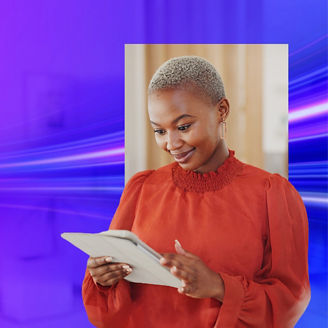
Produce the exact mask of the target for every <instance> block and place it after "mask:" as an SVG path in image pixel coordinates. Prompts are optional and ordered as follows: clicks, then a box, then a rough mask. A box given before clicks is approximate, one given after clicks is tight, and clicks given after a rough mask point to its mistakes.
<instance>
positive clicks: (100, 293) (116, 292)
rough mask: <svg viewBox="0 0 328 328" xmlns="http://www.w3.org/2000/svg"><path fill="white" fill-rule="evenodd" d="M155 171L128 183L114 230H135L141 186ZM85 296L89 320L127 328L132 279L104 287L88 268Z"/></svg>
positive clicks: (114, 219) (84, 287) (138, 175)
mask: <svg viewBox="0 0 328 328" xmlns="http://www.w3.org/2000/svg"><path fill="white" fill-rule="evenodd" d="M151 172H152V171H150V170H147V171H143V172H140V173H137V174H136V175H134V176H133V177H132V178H131V179H130V180H129V182H128V183H127V184H126V186H125V188H124V191H123V193H122V196H121V199H120V203H119V206H118V208H117V210H116V212H115V215H114V217H113V219H112V222H111V224H110V229H123V230H131V227H132V224H133V220H134V217H135V211H136V206H137V202H138V199H139V194H140V191H141V188H142V186H143V183H144V181H145V179H146V178H147V176H148V175H150V174H151ZM109 255H110V254H109ZM82 297H83V303H84V306H85V309H86V312H87V315H88V318H89V321H90V322H91V323H92V324H93V325H94V326H96V327H124V325H125V323H126V322H127V320H128V317H129V316H128V315H127V313H129V307H130V305H131V297H130V284H129V282H128V281H126V280H123V279H122V280H120V281H119V282H118V283H117V284H115V285H113V286H110V287H102V286H100V285H96V284H95V283H94V281H93V279H92V278H91V276H90V273H89V271H88V270H86V273H85V277H84V280H83V284H82Z"/></svg>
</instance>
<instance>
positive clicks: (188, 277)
mask: <svg viewBox="0 0 328 328" xmlns="http://www.w3.org/2000/svg"><path fill="white" fill-rule="evenodd" d="M170 271H171V273H172V274H173V275H174V276H176V277H177V278H179V279H180V280H185V281H187V282H194V281H195V274H194V270H190V269H189V268H181V269H179V268H177V267H176V266H173V267H171V269H170Z"/></svg>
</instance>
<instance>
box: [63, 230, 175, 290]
mask: <svg viewBox="0 0 328 328" xmlns="http://www.w3.org/2000/svg"><path fill="white" fill-rule="evenodd" d="M61 237H62V238H64V239H65V240H67V241H68V242H70V243H71V244H73V245H74V246H76V247H77V248H79V249H80V250H82V251H83V252H85V253H87V254H88V255H90V256H92V257H100V256H111V257H112V258H113V262H122V263H127V264H129V265H130V266H131V267H132V269H133V270H132V272H131V273H130V274H129V275H127V276H126V277H125V278H124V279H126V280H128V281H131V282H135V283H143V284H154V285H163V286H170V287H176V288H179V287H181V280H180V279H178V278H177V277H175V276H174V275H173V274H172V273H171V272H170V270H169V269H168V268H167V267H164V266H162V265H161V264H160V263H159V259H160V258H161V255H160V254H159V253H157V252H156V251H154V250H153V249H152V248H151V247H149V246H148V245H147V244H145V243H144V242H142V241H141V240H140V239H139V238H138V237H137V236H136V235H135V234H134V233H133V232H131V231H128V230H107V231H103V232H100V233H79V232H65V233H62V234H61Z"/></svg>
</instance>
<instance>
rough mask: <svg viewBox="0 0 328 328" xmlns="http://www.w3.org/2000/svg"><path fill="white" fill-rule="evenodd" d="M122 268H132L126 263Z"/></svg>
mask: <svg viewBox="0 0 328 328" xmlns="http://www.w3.org/2000/svg"><path fill="white" fill-rule="evenodd" d="M122 268H123V269H130V267H129V266H128V265H126V264H125V265H123V266H122Z"/></svg>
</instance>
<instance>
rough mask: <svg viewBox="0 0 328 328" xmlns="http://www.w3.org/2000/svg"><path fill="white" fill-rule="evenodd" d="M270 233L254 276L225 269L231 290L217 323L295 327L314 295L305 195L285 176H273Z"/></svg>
mask: <svg viewBox="0 0 328 328" xmlns="http://www.w3.org/2000/svg"><path fill="white" fill-rule="evenodd" d="M266 196H267V198H266V199H267V212H268V227H269V236H268V239H267V241H266V245H265V251H264V256H263V264H262V267H261V269H260V270H259V271H258V272H257V273H256V275H255V276H254V280H249V279H246V278H245V277H244V276H242V275H240V276H233V275H229V274H226V273H221V272H220V275H221V277H222V279H223V281H224V285H225V295H224V299H223V304H222V307H221V309H220V313H219V316H218V319H217V322H216V324H215V327H216V328H218V327H225V328H230V327H231V328H232V327H233V328H236V327H237V328H238V327H250V328H255V327H259V328H260V327H266V328H271V327H272V328H290V327H294V325H295V324H296V322H297V320H298V319H299V318H300V316H301V315H302V313H303V312H304V311H305V309H306V307H307V305H308V303H309V301H310V284H309V277H308V263H307V248H308V222H307V215H306V210H305V207H304V204H303V201H302V199H301V197H300V195H299V194H298V192H297V191H296V190H295V188H294V187H293V186H292V185H291V184H290V183H289V182H288V181H287V180H286V179H284V178H283V177H281V176H280V175H278V174H274V175H272V176H271V177H270V178H269V187H268V189H267V191H266Z"/></svg>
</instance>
